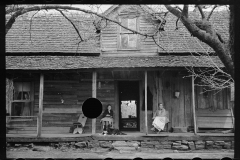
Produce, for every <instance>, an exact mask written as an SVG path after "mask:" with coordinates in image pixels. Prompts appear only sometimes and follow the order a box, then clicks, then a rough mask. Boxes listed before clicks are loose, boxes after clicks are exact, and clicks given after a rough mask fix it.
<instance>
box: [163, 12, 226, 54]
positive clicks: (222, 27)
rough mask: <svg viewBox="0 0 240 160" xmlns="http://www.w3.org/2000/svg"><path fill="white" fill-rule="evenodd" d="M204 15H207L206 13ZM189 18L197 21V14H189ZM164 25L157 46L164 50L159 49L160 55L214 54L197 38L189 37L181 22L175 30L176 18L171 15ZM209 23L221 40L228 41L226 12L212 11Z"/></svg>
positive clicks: (167, 17)
mask: <svg viewBox="0 0 240 160" xmlns="http://www.w3.org/2000/svg"><path fill="white" fill-rule="evenodd" d="M205 14H206V15H208V14H209V13H208V12H206V13H205ZM189 17H190V18H195V19H199V17H200V15H199V12H198V11H196V12H192V11H191V12H189ZM165 19H166V24H165V26H164V30H165V31H163V32H161V34H160V38H159V44H160V45H161V46H162V47H163V48H164V50H162V49H159V52H160V53H166V52H167V53H183V52H184V53H186V52H187V53H207V52H214V51H213V49H212V48H211V47H209V46H208V45H207V44H205V43H204V42H202V41H200V40H199V39H198V38H196V37H193V36H191V34H190V33H189V31H188V30H187V29H186V27H185V26H184V25H183V24H182V22H181V21H179V22H178V30H176V21H177V17H176V16H174V15H173V14H171V13H168V14H167V16H166V18H165ZM210 21H211V22H212V25H213V27H214V28H215V30H216V31H217V32H218V33H220V35H221V36H222V38H223V40H225V41H228V39H229V31H228V29H229V13H228V12H227V11H214V12H213V14H212V16H211V18H210Z"/></svg>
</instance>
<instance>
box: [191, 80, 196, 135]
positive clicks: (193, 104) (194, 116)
mask: <svg viewBox="0 0 240 160" xmlns="http://www.w3.org/2000/svg"><path fill="white" fill-rule="evenodd" d="M194 89H195V88H194V76H192V107H193V108H192V110H193V123H194V124H193V125H194V134H197V124H196V113H195V90H194Z"/></svg>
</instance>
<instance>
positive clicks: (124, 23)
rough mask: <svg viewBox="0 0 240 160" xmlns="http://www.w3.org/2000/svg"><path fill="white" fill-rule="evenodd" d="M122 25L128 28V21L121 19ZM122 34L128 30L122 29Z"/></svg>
mask: <svg viewBox="0 0 240 160" xmlns="http://www.w3.org/2000/svg"><path fill="white" fill-rule="evenodd" d="M121 24H122V25H123V26H125V27H128V19H121ZM121 32H127V30H126V29H124V28H122V27H121Z"/></svg>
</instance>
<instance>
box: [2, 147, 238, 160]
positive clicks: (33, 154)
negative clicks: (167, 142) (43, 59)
mask: <svg viewBox="0 0 240 160" xmlns="http://www.w3.org/2000/svg"><path fill="white" fill-rule="evenodd" d="M6 156H7V158H74V159H76V158H84V159H90V158H97V159H105V158H113V159H123V158H124V159H134V158H136V157H140V158H143V159H162V158H166V157H170V158H172V159H176V158H177V159H192V158H194V157H199V158H202V159H222V158H224V157H228V158H233V156H234V151H233V150H223V149H222V150H195V151H184V152H183V151H177V150H155V149H145V150H138V151H126V150H125V151H124V150H120V151H119V150H111V151H109V149H103V148H95V149H68V148H65V149H64V148H63V149H55V148H52V147H49V146H44V147H35V148H31V149H30V148H28V147H19V148H16V147H7V150H6Z"/></svg>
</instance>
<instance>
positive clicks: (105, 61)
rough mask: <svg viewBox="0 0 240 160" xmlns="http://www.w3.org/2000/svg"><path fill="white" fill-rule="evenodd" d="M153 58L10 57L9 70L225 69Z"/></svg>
mask: <svg viewBox="0 0 240 160" xmlns="http://www.w3.org/2000/svg"><path fill="white" fill-rule="evenodd" d="M211 58H212V59H210V58H209V57H208V56H152V57H95V56H7V57H6V69H7V70H58V69H59V70H61V69H67V70H71V69H91V68H92V69H94V68H142V67H211V66H213V64H212V61H213V62H214V63H215V64H217V65H218V66H219V67H223V64H222V63H221V61H220V59H219V58H218V57H215V56H214V57H211Z"/></svg>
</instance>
